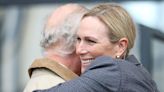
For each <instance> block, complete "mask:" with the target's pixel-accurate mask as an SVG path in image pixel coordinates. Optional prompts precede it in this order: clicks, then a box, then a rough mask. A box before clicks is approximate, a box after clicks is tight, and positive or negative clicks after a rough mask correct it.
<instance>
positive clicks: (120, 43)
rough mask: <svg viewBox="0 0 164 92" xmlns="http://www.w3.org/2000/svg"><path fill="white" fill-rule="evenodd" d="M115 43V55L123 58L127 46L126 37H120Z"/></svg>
mask: <svg viewBox="0 0 164 92" xmlns="http://www.w3.org/2000/svg"><path fill="white" fill-rule="evenodd" d="M117 45H118V50H117V54H116V56H119V57H120V58H124V57H125V55H126V50H127V47H128V39H127V38H125V37H124V38H121V39H120V40H119V41H118V43H117Z"/></svg>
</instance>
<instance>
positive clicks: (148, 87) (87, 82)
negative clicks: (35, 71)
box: [34, 56, 158, 92]
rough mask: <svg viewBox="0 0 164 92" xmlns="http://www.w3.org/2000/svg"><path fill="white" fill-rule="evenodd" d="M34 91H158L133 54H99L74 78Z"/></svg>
mask: <svg viewBox="0 0 164 92" xmlns="http://www.w3.org/2000/svg"><path fill="white" fill-rule="evenodd" d="M34 92H158V90H157V87H156V84H155V82H154V81H153V80H152V78H151V75H150V74H149V73H148V72H147V71H146V69H145V68H144V67H143V66H142V65H141V64H140V63H139V62H138V61H137V59H136V58H135V57H134V56H129V57H128V58H127V59H126V60H120V59H112V58H110V57H106V56H101V57H98V58H97V59H96V60H94V61H92V63H91V65H90V66H89V67H88V69H87V70H86V71H85V72H84V73H83V74H82V75H81V76H80V77H79V78H76V79H74V80H71V81H68V82H65V83H62V84H59V85H58V86H55V87H52V88H50V89H48V90H41V91H34Z"/></svg>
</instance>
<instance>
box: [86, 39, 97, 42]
mask: <svg viewBox="0 0 164 92" xmlns="http://www.w3.org/2000/svg"><path fill="white" fill-rule="evenodd" d="M86 41H87V42H89V43H96V41H94V40H90V39H87V40H86Z"/></svg>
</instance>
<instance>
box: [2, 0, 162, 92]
mask: <svg viewBox="0 0 164 92" xmlns="http://www.w3.org/2000/svg"><path fill="white" fill-rule="evenodd" d="M113 1H114V2H117V3H120V4H121V5H123V7H124V8H125V9H126V10H127V11H128V12H129V13H130V14H131V15H132V17H133V19H134V21H135V22H136V25H137V29H138V32H137V40H136V44H135V47H134V48H133V49H132V51H131V53H133V54H134V55H136V56H137V58H138V59H139V60H140V61H141V62H142V63H143V65H144V66H145V67H146V68H147V69H148V70H149V72H150V73H151V74H152V77H153V79H154V80H155V81H156V82H157V85H158V88H159V90H160V91H161V92H164V87H163V85H164V1H163V0H150V1H149V0H145V1H143V0H134V1H130V0H113ZM71 2H75V3H80V4H82V5H84V6H86V7H87V8H91V7H93V6H94V5H95V4H97V3H102V2H112V1H111V0H101V1H99V0H71ZM65 3H70V2H69V1H67V0H61V1H59V0H56V1H55V0H2V1H0V92H22V91H23V89H24V87H25V85H26V83H27V81H28V80H29V77H28V73H27V69H28V67H29V66H30V64H31V63H32V62H33V60H34V59H35V58H39V57H41V56H42V49H41V48H40V39H41V31H42V30H43V27H44V24H45V21H46V19H47V16H48V15H49V14H50V13H51V12H52V11H53V10H54V9H55V8H56V7H58V6H60V5H62V4H65Z"/></svg>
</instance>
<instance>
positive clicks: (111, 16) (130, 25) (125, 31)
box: [84, 3, 136, 55]
mask: <svg viewBox="0 0 164 92" xmlns="http://www.w3.org/2000/svg"><path fill="white" fill-rule="evenodd" d="M87 16H96V17H98V18H99V19H100V20H101V21H102V22H103V23H105V24H106V26H107V27H108V28H109V30H110V32H109V38H110V41H111V42H112V43H115V42H118V41H119V40H120V39H121V38H123V37H125V38H127V39H128V47H127V51H126V55H128V53H129V50H130V49H131V48H132V47H133V45H134V41H135V37H136V29H135V25H134V22H133V20H132V18H131V16H130V15H129V14H128V12H127V11H126V10H125V9H124V8H123V7H121V6H120V5H118V4H115V3H107V4H99V5H97V6H95V7H94V8H93V9H91V10H90V11H89V12H88V13H86V14H85V15H84V17H87Z"/></svg>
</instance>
